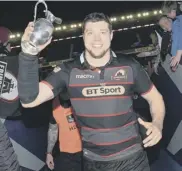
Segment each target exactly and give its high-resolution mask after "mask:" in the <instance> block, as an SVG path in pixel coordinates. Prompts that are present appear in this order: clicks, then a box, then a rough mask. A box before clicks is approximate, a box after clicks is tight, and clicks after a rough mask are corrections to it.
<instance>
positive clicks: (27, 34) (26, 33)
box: [21, 22, 52, 55]
mask: <svg viewBox="0 0 182 171" xmlns="http://www.w3.org/2000/svg"><path fill="white" fill-rule="evenodd" d="M33 30H34V23H33V22H29V23H28V25H27V27H26V29H25V31H24V34H23V36H22V38H21V48H22V51H23V52H24V53H28V54H30V55H37V54H38V53H39V52H41V51H42V50H43V49H44V48H45V47H46V46H47V45H49V44H50V43H51V40H52V37H51V38H50V39H49V40H48V41H47V43H45V44H44V45H40V46H38V47H36V48H37V49H38V50H37V53H36V54H35V53H33V52H31V51H30V50H28V47H27V48H26V46H23V44H24V43H25V42H29V40H30V36H31V34H32V32H33Z"/></svg>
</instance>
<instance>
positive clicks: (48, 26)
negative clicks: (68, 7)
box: [22, 0, 62, 54]
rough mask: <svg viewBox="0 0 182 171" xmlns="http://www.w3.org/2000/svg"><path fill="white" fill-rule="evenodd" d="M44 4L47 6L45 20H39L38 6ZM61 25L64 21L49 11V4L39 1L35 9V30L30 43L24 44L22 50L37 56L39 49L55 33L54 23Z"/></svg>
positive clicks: (42, 0)
mask: <svg viewBox="0 0 182 171" xmlns="http://www.w3.org/2000/svg"><path fill="white" fill-rule="evenodd" d="M40 3H42V4H44V6H45V10H44V12H45V16H46V17H45V18H39V19H37V6H38V5H39V4H40ZM54 22H55V23H57V24H61V23H62V19H61V18H58V17H55V16H54V15H53V14H52V13H51V12H50V11H48V7H47V4H46V3H45V1H44V0H39V1H38V2H37V3H36V4H35V8H34V30H33V32H32V33H31V35H30V39H29V41H28V42H22V48H23V49H25V51H26V52H29V53H31V54H37V53H38V52H39V49H38V47H39V46H40V45H44V44H45V43H46V42H47V41H48V40H49V39H50V38H51V37H52V34H53V31H54V26H53V23H54Z"/></svg>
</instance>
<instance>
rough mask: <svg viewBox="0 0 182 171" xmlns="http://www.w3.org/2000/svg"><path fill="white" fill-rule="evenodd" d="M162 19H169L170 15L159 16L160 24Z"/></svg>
mask: <svg viewBox="0 0 182 171" xmlns="http://www.w3.org/2000/svg"><path fill="white" fill-rule="evenodd" d="M162 19H169V17H168V16H167V15H160V16H158V17H157V23H158V24H159V22H160V21H161V20H162Z"/></svg>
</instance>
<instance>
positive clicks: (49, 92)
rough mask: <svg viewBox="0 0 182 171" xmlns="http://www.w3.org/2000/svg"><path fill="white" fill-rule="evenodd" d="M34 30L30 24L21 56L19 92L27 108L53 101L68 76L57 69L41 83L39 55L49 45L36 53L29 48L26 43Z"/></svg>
mask: <svg viewBox="0 0 182 171" xmlns="http://www.w3.org/2000/svg"><path fill="white" fill-rule="evenodd" d="M32 30H33V26H32V23H29V25H28V26H27V28H26V29H25V33H24V35H23V37H22V43H21V47H22V52H21V53H20V54H19V73H18V91H19V96H20V100H21V103H22V105H23V107H25V108H31V107H35V106H38V105H40V104H41V103H44V102H45V101H48V100H50V99H52V98H53V97H54V96H55V95H57V94H58V93H59V92H61V91H62V90H63V88H64V87H65V79H67V76H68V75H67V74H66V73H65V72H64V71H62V70H61V67H57V68H56V69H55V70H54V71H53V72H52V74H51V75H50V76H49V78H48V79H47V80H46V81H42V82H40V83H39V73H38V68H39V66H38V58H37V56H36V55H37V53H39V52H40V51H41V50H43V49H44V48H45V47H46V46H47V45H48V44H49V43H50V41H49V42H48V43H46V44H45V45H43V46H40V47H38V49H39V51H38V52H35V51H33V50H32V48H31V47H28V45H27V44H26V41H27V40H29V35H30V33H31V32H32ZM58 68H59V69H58Z"/></svg>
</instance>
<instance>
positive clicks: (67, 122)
mask: <svg viewBox="0 0 182 171" xmlns="http://www.w3.org/2000/svg"><path fill="white" fill-rule="evenodd" d="M53 116H54V118H55V120H56V122H57V124H58V126H59V148H60V151H61V152H67V153H76V152H80V151H81V150H82V145H81V144H82V143H81V137H80V133H79V130H78V128H77V126H76V123H75V120H74V118H73V114H72V109H71V108H63V107H62V106H61V105H60V103H59V100H58V98H56V99H55V100H54V101H53Z"/></svg>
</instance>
